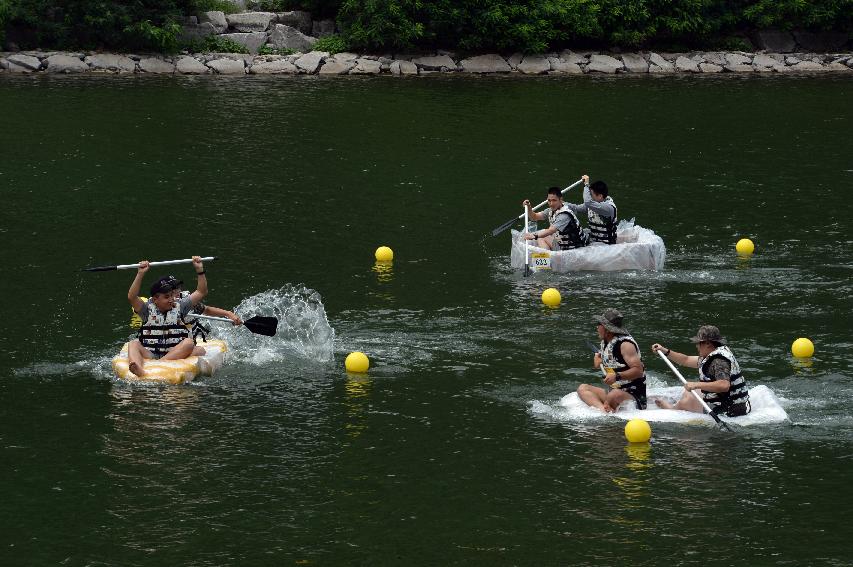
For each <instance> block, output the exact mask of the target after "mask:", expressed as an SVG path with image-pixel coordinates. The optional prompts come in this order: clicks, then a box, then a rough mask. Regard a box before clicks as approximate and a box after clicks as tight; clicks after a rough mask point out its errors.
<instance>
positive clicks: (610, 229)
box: [586, 196, 618, 244]
mask: <svg viewBox="0 0 853 567" xmlns="http://www.w3.org/2000/svg"><path fill="white" fill-rule="evenodd" d="M602 203H607V204H609V205H613V218H610V217H603V216H601V215H599V214H598V213H597V212H595V211H593V210H592V209H589V208H587V211H586V213H587V215H588V216H589V239H590V240H591V241H593V242H603V243H605V244H616V224H617V223H618V218H617V211H616V203H614V202H613V199H612V198H611V197H609V196H608V197H607V198H606V199H604V201H602Z"/></svg>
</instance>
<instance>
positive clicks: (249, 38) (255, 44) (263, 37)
mask: <svg viewBox="0 0 853 567" xmlns="http://www.w3.org/2000/svg"><path fill="white" fill-rule="evenodd" d="M219 37H222V38H225V39H230V40H231V41H234V42H236V43H239V44H240V45H242V46H243V47H245V48H246V50H247V51H248V52H249V53H251V54H253V55H256V54H257V53H258V51H260V49H261V47H263V46H264V44H265V43H266V42H267V34H266V33H265V32H249V33H224V34H222V35H220V36H219Z"/></svg>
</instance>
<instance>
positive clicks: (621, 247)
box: [510, 220, 666, 272]
mask: <svg viewBox="0 0 853 567" xmlns="http://www.w3.org/2000/svg"><path fill="white" fill-rule="evenodd" d="M521 234H522V233H521V232H519V231H517V230H514V229H513V231H512V247H511V248H510V265H511V266H512V267H513V268H517V269H523V268H524V264H525V258H524V254H525V250H524V243H523V241H522V240H521ZM529 249H530V260H529V262H530V269H531V270H533V271H543V270H551V271H554V272H579V271H585V270H592V271H599V272H610V271H616V270H662V269H663V265H664V262H665V261H666V246H664V243H663V239H662V238H661V237H660V236H658V235H657V234H655V233H654V231H652V230H650V229H648V228H643V227H642V226H640V225H637V224H634V221H633V220H623V221H620V222H619V225H618V226H617V227H616V244H601V243H595V244H592V245H590V246H586V247H584V248H576V249H574V250H560V251H556V252H552V251H550V250H547V249H546V248H539V247H538V246H529Z"/></svg>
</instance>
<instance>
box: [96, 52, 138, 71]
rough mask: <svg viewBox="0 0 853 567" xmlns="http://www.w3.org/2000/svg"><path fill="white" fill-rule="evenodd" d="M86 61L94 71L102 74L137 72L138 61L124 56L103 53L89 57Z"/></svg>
mask: <svg viewBox="0 0 853 567" xmlns="http://www.w3.org/2000/svg"><path fill="white" fill-rule="evenodd" d="M84 61H85V63H86V64H87V65H88V66H89V67H90V68H91V69H92V71H95V72H100V73H133V72H135V71H136V61H134V60H133V59H131V58H130V57H125V56H124V55H112V54H109V53H102V54H96V55H89V56H88V57H86V59H85V60H84Z"/></svg>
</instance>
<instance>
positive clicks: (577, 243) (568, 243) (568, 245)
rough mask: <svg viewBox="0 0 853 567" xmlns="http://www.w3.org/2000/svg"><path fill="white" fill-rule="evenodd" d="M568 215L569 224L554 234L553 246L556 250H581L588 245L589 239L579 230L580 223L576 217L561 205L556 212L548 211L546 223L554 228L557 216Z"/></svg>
mask: <svg viewBox="0 0 853 567" xmlns="http://www.w3.org/2000/svg"><path fill="white" fill-rule="evenodd" d="M564 214H565V215H569V224H568V225H566V228H565V229H563V230H558V231H557V232H555V233H554V244H556V248H557V249H558V250H572V249H574V248H583V247H584V246H587V245H589V237H588V236H587V235H586V233H584V231H583V230H581V223H580V221H579V220H578V217H577V215H575V213H574V212H573V211H572V210H571V209H570V208H568V207H567V206H566V205H563V206H562V207H560V208H559V209H557V210H556V211H554V210H551V209H549V210H548V222H549V223H550V224H551V226H554V221H555V220H557V215H564Z"/></svg>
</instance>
